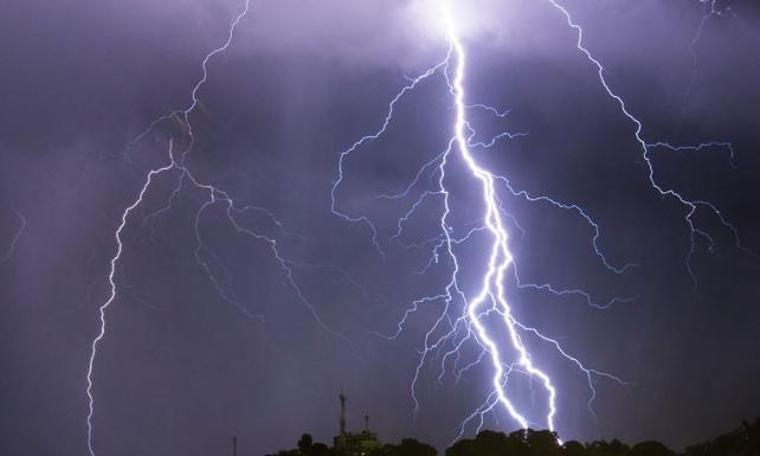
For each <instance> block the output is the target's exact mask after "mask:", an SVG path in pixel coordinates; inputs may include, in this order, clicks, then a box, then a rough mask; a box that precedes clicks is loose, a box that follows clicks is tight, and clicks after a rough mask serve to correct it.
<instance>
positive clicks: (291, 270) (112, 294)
mask: <svg viewBox="0 0 760 456" xmlns="http://www.w3.org/2000/svg"><path fill="white" fill-rule="evenodd" d="M250 9H251V1H250V0H244V1H243V2H242V4H241V8H240V11H239V12H238V13H237V14H236V15H235V16H234V17H233V19H232V21H231V22H230V24H229V28H228V31H227V36H226V39H225V40H224V41H223V43H222V44H221V45H220V46H218V47H216V48H215V49H213V50H211V51H210V52H209V53H207V54H206V55H205V56H204V58H203V60H202V61H201V77H200V79H198V80H197V81H196V83H195V84H194V86H193V88H192V91H191V101H190V103H189V105H188V106H187V107H185V108H183V109H176V110H174V111H172V112H170V113H168V114H166V115H163V116H161V117H159V118H157V119H155V120H154V121H153V122H151V123H150V124H149V125H148V127H147V128H146V129H145V130H144V131H142V132H141V133H140V134H138V135H137V136H136V137H135V139H134V140H133V141H132V144H133V145H135V144H137V143H139V142H140V141H141V140H142V139H143V138H145V137H146V136H147V135H148V134H150V133H151V132H153V131H154V129H155V128H157V127H158V126H159V125H160V124H161V123H163V122H165V121H176V122H178V123H179V124H181V126H182V127H183V129H184V133H185V134H186V135H187V137H188V138H189V140H188V141H187V145H186V146H185V147H184V149H183V150H182V151H181V152H180V153H179V154H176V153H175V151H174V140H173V139H171V140H170V141H169V152H168V155H169V157H168V158H169V163H167V164H165V165H163V166H160V167H157V168H154V169H151V170H150V171H149V172H148V173H147V176H146V178H145V180H144V182H143V185H142V187H141V189H140V192H139V193H138V195H137V197H136V199H135V200H134V201H133V202H132V203H131V204H130V205H129V206H127V208H126V209H125V210H124V212H123V213H122V215H121V222H120V223H119V225H118V227H117V228H116V231H115V232H114V239H115V242H116V252H115V253H114V255H113V256H112V257H111V259H110V263H109V264H110V268H109V272H108V276H107V280H108V286H109V292H108V297H107V299H106V300H105V301H104V302H103V304H102V305H100V307H99V309H98V312H99V322H100V324H99V330H98V332H97V334H96V336H95V338H94V339H93V340H92V343H91V346H90V357H89V362H88V365H87V374H86V383H87V387H86V395H87V399H88V414H87V447H88V451H89V454H90V456H95V450H94V444H93V416H94V414H95V397H94V392H93V388H94V381H93V379H94V368H95V361H96V359H97V354H98V347H99V344H100V343H101V342H102V341H103V339H104V338H105V336H106V312H107V310H108V308H109V307H110V306H111V305H112V304H113V303H114V301H115V300H116V299H117V295H118V284H117V280H116V274H117V268H118V265H119V262H120V260H121V257H122V253H123V251H124V242H123V239H122V233H123V231H124V229H125V228H126V227H127V224H128V221H129V218H130V216H131V215H132V213H133V212H134V211H135V210H136V209H138V208H139V207H141V206H142V205H143V203H144V202H145V200H146V199H147V197H148V193H149V192H150V190H151V187H152V184H153V182H155V180H156V179H157V178H159V177H161V176H162V175H164V174H167V173H169V172H170V171H176V172H178V173H179V178H178V180H177V185H176V187H175V188H174V190H173V191H172V192H171V194H170V196H169V198H168V201H167V203H166V204H165V205H164V206H163V207H161V208H160V209H158V210H157V211H155V212H153V213H151V214H148V215H147V216H146V217H145V218H144V219H143V223H142V225H141V226H144V225H145V224H146V223H147V222H148V221H150V223H152V222H153V221H154V220H155V219H156V218H157V217H159V216H161V215H162V214H165V213H168V212H169V211H171V209H172V205H173V203H174V201H175V200H176V198H177V197H178V196H179V194H180V193H181V192H182V190H183V186H185V185H190V186H192V187H193V188H195V189H197V190H201V191H203V192H205V193H206V195H207V196H206V200H205V201H204V202H203V203H202V204H201V205H200V208H199V209H198V211H197V213H196V216H195V220H194V225H193V229H194V233H195V238H196V243H197V244H196V248H195V251H194V255H195V260H196V262H197V263H198V265H199V266H200V267H201V268H202V270H203V271H204V272H205V273H206V275H207V276H208V278H209V281H210V282H211V284H212V286H213V287H214V288H215V290H216V291H217V293H218V295H219V297H220V298H221V299H222V300H223V301H225V302H227V303H228V304H231V305H232V306H234V307H235V308H237V309H238V310H239V311H240V312H241V313H242V314H243V315H244V316H246V317H248V318H250V319H253V320H256V321H263V316H262V315H260V314H256V313H253V312H251V311H250V310H249V309H247V308H246V307H245V306H243V305H242V304H241V303H240V302H239V301H238V299H237V297H236V296H235V294H234V292H233V291H232V290H230V289H228V286H227V285H225V284H224V280H222V279H220V278H219V277H218V276H217V273H216V271H221V272H222V273H223V272H224V271H225V270H226V268H225V267H224V265H223V263H222V262H221V259H220V258H219V257H218V256H216V255H215V254H214V253H213V252H212V251H211V250H210V249H209V248H208V247H207V246H206V244H205V242H204V239H203V236H202V233H201V229H200V224H201V220H202V217H203V214H204V213H205V212H206V211H207V210H209V209H210V208H211V207H212V206H214V205H221V206H222V207H223V210H224V216H225V218H226V220H227V221H228V222H229V224H230V226H231V227H232V229H233V230H234V231H235V232H236V233H237V234H240V235H244V236H247V237H249V238H250V239H252V240H253V241H256V242H262V243H264V244H265V245H267V246H268V248H269V251H270V253H271V258H272V259H273V260H274V261H275V262H276V263H277V264H278V265H279V266H280V268H281V269H282V272H283V275H284V280H285V283H286V284H287V285H288V286H289V287H290V288H291V290H292V291H293V293H294V294H295V295H296V297H297V298H298V299H299V300H300V301H301V303H303V304H304V306H305V307H306V308H307V310H308V311H309V312H310V314H311V315H312V317H313V318H314V320H315V321H316V323H317V324H318V325H319V326H320V327H321V328H322V329H324V330H325V331H326V332H328V333H330V334H331V335H333V336H335V337H337V338H339V339H341V340H343V341H344V342H346V343H347V344H348V345H349V346H350V347H351V348H352V350H353V351H354V354H355V355H357V356H358V353H357V352H356V347H355V346H354V344H353V342H352V341H351V340H350V339H349V338H348V337H346V336H345V335H344V334H342V333H340V332H338V331H336V330H334V329H332V328H330V327H329V326H328V325H327V324H326V323H325V322H324V321H323V320H322V318H321V317H320V315H319V313H318V312H317V309H316V308H315V307H314V306H313V305H312V303H311V302H310V301H309V300H308V299H307V297H306V295H305V294H304V292H303V291H302V289H301V288H300V287H299V285H298V283H297V282H296V278H295V274H296V269H305V268H314V267H321V268H325V267H327V266H324V265H316V266H315V265H311V264H304V263H299V262H295V261H293V260H290V259H287V258H285V257H284V256H283V255H282V254H281V253H280V250H279V241H278V240H277V239H276V238H275V237H273V236H270V235H265V234H262V233H259V232H257V231H256V230H254V229H251V228H248V227H246V226H245V225H244V224H243V223H242V222H241V221H240V220H239V219H238V217H240V216H242V215H244V214H246V213H250V212H257V213H260V214H263V215H264V216H265V217H267V218H268V219H269V220H270V222H271V223H272V225H273V226H274V227H275V228H276V229H277V230H278V231H279V232H280V233H282V234H283V235H284V236H297V235H294V234H292V233H289V232H287V231H286V230H285V229H284V227H283V224H282V222H281V221H280V220H279V219H277V217H276V216H275V214H274V213H272V212H271V211H269V210H268V209H266V208H264V207H261V206H257V205H245V206H240V205H239V204H237V203H236V201H235V200H234V199H233V197H232V196H231V195H230V194H229V193H228V192H226V191H224V190H222V189H220V188H218V187H217V186H215V185H214V184H211V183H206V182H202V181H200V180H199V179H198V178H197V177H196V176H195V175H194V174H193V173H192V171H191V169H190V168H189V167H188V166H187V165H186V161H187V158H188V157H189V156H190V154H191V153H192V151H193V145H194V143H195V132H194V129H193V123H192V121H191V115H192V114H193V113H194V112H195V110H196V108H197V107H198V106H199V104H200V99H199V92H200V90H201V89H202V88H203V86H204V84H206V82H207V81H208V77H209V74H208V70H209V68H208V67H209V64H210V62H211V60H212V59H213V58H214V57H215V56H217V55H219V54H222V53H224V52H225V51H227V49H228V48H229V47H230V46H231V45H232V41H233V37H234V34H235V29H236V28H237V27H238V25H239V24H240V22H241V21H242V20H243V19H244V18H245V16H246V15H247V14H248V13H249V11H250ZM337 270H338V272H339V273H342V274H343V276H344V277H345V278H347V280H348V281H349V283H351V284H352V285H354V286H356V287H357V288H361V286H360V285H359V284H358V283H356V282H355V281H353V279H351V278H350V276H349V275H348V274H347V273H345V271H342V270H340V269H339V268H337Z"/></svg>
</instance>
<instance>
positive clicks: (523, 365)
mask: <svg viewBox="0 0 760 456" xmlns="http://www.w3.org/2000/svg"><path fill="white" fill-rule="evenodd" d="M440 5H441V10H442V13H443V17H444V23H445V30H446V38H447V42H448V52H447V54H446V56H445V58H444V59H443V60H442V61H440V62H438V63H436V64H434V65H432V66H431V67H429V68H428V69H426V70H424V71H423V72H422V73H420V74H419V75H418V76H417V77H414V78H408V83H407V84H406V85H405V86H404V87H403V88H402V89H401V90H400V91H399V92H397V94H396V95H395V96H394V97H393V98H392V99H391V101H390V103H389V104H388V107H387V111H386V115H385V117H384V119H383V122H382V124H381V125H380V127H379V128H378V129H377V130H376V131H375V132H374V133H372V134H368V135H365V136H363V137H361V138H360V139H359V140H357V141H355V142H354V143H353V144H351V145H350V146H349V147H348V148H347V149H345V150H343V151H342V152H341V153H340V154H339V158H338V178H337V179H336V180H335V181H334V184H333V187H332V190H331V200H332V206H331V207H332V210H333V213H335V215H337V216H339V217H341V218H343V219H344V220H346V221H349V222H357V223H363V224H365V225H367V226H368V227H369V229H370V231H371V234H372V242H373V243H374V244H375V246H376V247H377V248H378V250H379V249H380V248H379V245H380V244H379V239H378V230H377V228H375V225H374V224H373V222H372V220H371V219H370V217H369V216H367V215H362V214H359V215H356V214H346V213H343V212H341V211H339V210H338V209H337V207H338V204H337V203H336V195H337V193H338V187H339V185H340V184H341V182H342V181H343V179H344V163H345V161H346V160H347V159H349V158H350V156H351V155H352V154H353V153H355V152H356V151H357V150H358V149H359V148H360V147H362V146H365V145H367V144H368V143H370V142H372V141H374V140H376V139H378V138H379V137H380V136H382V135H383V134H384V133H386V132H387V131H388V129H389V128H390V127H391V123H392V121H393V116H394V110H395V108H396V106H397V105H398V103H400V102H401V101H402V100H403V98H404V97H405V96H406V95H407V94H408V93H409V92H411V91H413V90H415V89H416V88H417V87H418V86H420V85H421V84H423V83H425V82H426V81H428V80H429V79H431V78H432V77H433V76H434V75H437V74H440V75H442V76H443V78H444V80H445V83H446V87H447V90H448V92H449V94H450V97H451V102H452V104H453V110H454V117H453V119H452V123H451V129H452V136H451V137H450V139H449V141H448V144H447V147H446V149H445V150H444V151H442V152H441V153H439V154H437V155H435V156H434V157H433V158H432V159H431V160H429V161H428V162H427V163H425V164H424V165H423V166H422V167H421V168H420V169H419V170H418V171H417V173H416V175H415V177H414V179H413V180H412V182H411V183H409V184H408V185H407V186H406V188H405V189H404V190H403V191H401V192H399V193H382V194H380V195H378V196H377V198H379V199H393V200H400V199H405V198H408V197H410V196H411V195H412V194H413V193H414V192H416V191H419V194H418V196H417V197H416V198H414V199H413V201H412V202H411V203H410V205H409V207H408V209H407V211H406V212H405V213H404V214H403V215H402V216H401V217H400V218H399V220H398V222H397V230H396V232H395V233H394V234H393V235H392V236H391V237H390V238H389V241H397V242H399V243H400V244H401V247H403V248H405V249H413V248H422V247H428V246H430V245H432V246H433V247H432V255H431V257H430V260H429V261H428V262H427V263H426V264H425V266H424V267H423V268H422V269H421V270H420V271H417V273H420V274H424V273H425V272H426V271H427V270H428V269H429V268H431V267H432V266H434V265H438V264H443V263H446V264H447V265H448V267H449V271H450V275H449V276H448V277H449V280H448V283H447V284H446V285H445V286H444V288H443V289H442V290H441V291H440V292H439V293H434V294H431V295H428V296H423V297H421V298H418V299H415V300H414V301H412V303H411V305H410V306H409V307H408V308H407V309H406V311H405V312H404V313H403V315H402V317H401V319H400V320H399V322H398V324H397V328H396V330H395V331H394V332H393V333H392V334H389V335H384V334H378V335H380V336H382V337H384V338H386V339H389V340H393V339H395V338H397V337H398V336H399V335H400V334H401V332H402V331H403V329H404V326H405V324H406V322H407V319H408V318H409V317H410V316H411V315H412V314H413V313H414V312H416V311H417V310H418V309H419V308H420V307H421V306H423V305H433V304H436V303H442V306H441V310H440V313H438V317H437V318H436V320H435V321H434V322H433V324H432V325H431V327H430V328H429V330H428V331H427V332H426V333H425V336H424V341H423V344H424V345H423V349H422V350H421V352H420V358H419V360H418V364H417V366H416V369H415V372H414V375H413V377H412V382H411V397H412V401H413V404H414V410H415V411H417V410H419V408H420V403H419V400H418V398H417V396H416V393H415V391H416V389H415V388H416V385H417V383H418V381H419V378H420V375H421V371H422V368H423V367H424V366H425V365H426V363H427V362H428V361H429V359H430V358H431V357H434V356H437V357H439V358H440V360H441V372H440V375H439V377H438V380H439V382H440V381H441V380H442V378H443V376H444V375H445V373H446V369H447V363H448V364H450V360H452V359H453V364H454V367H453V370H454V373H455V376H456V378H457V380H459V379H460V378H461V376H462V374H463V373H464V372H466V371H467V370H469V369H471V368H473V367H475V366H476V365H479V364H480V363H482V362H484V361H485V360H486V359H488V361H489V365H490V367H491V372H492V375H491V386H492V390H491V392H490V393H489V394H488V396H487V398H486V400H485V402H484V403H483V404H482V405H481V406H479V407H478V408H477V409H476V410H475V411H474V412H473V413H472V414H471V415H470V416H468V417H466V418H465V419H464V420H463V422H462V423H461V426H460V433H459V436H461V435H462V434H463V433H464V432H465V428H466V426H467V425H468V423H469V422H470V421H472V420H474V419H476V418H479V420H480V425H479V426H478V428H479V427H480V426H482V423H483V420H484V417H485V415H486V414H487V413H489V412H491V411H493V410H494V409H495V407H496V406H497V405H501V406H502V407H503V409H505V410H506V411H507V413H508V414H509V416H510V417H511V418H512V419H513V420H514V421H515V422H516V423H517V424H518V425H519V427H521V428H523V429H527V428H528V427H529V426H530V425H531V424H533V422H532V421H531V420H530V419H529V418H528V415H527V411H524V410H520V409H519V408H518V406H517V405H516V404H515V402H514V400H513V399H512V398H511V397H510V395H509V394H508V387H509V380H510V377H511V376H513V375H522V376H525V377H527V379H528V381H529V382H531V383H529V385H531V387H532V382H533V381H537V382H538V383H539V384H540V385H541V388H542V390H543V393H544V396H545V399H546V402H545V406H544V408H545V410H546V412H545V413H546V414H545V415H544V418H543V422H542V423H541V425H542V426H546V427H547V428H548V429H550V430H552V431H555V429H556V423H555V419H556V415H557V412H558V410H557V402H558V391H557V387H556V386H555V384H554V382H553V381H552V379H551V377H550V376H549V374H548V373H547V372H546V370H544V369H542V368H541V367H540V366H539V365H538V364H537V363H536V362H535V361H534V360H533V356H532V355H531V353H530V351H529V349H528V346H527V345H526V343H525V341H524V338H525V337H532V338H533V339H534V340H535V341H536V342H537V343H543V344H547V345H548V346H549V347H551V348H552V349H554V350H555V352H556V353H557V354H558V355H559V356H561V357H562V358H564V359H565V360H566V361H568V362H569V363H571V364H572V365H573V366H575V367H577V368H578V369H579V371H580V372H581V373H582V374H583V375H585V376H586V378H587V380H588V387H589V390H590V397H589V401H588V405H589V410H591V411H592V412H593V409H592V402H593V400H594V398H595V397H596V390H595V388H594V382H593V378H594V377H601V378H606V379H609V380H612V381H615V382H617V383H619V384H622V385H625V384H626V383H625V382H624V381H623V380H621V379H620V378H618V377H616V376H614V375H611V374H608V373H606V372H603V371H600V370H597V369H593V368H589V367H586V366H585V365H584V364H583V363H582V362H581V361H580V360H579V359H578V358H577V357H575V356H573V355H572V354H570V353H569V352H568V351H567V350H566V349H565V348H564V347H562V346H561V345H560V344H559V342H558V341H557V340H555V339H553V338H551V337H549V336H546V335H545V334H543V333H542V332H540V331H539V330H538V329H537V328H534V327H532V326H529V325H526V324H524V323H522V322H520V321H519V320H518V319H517V317H516V316H515V315H514V313H513V311H512V307H511V305H510V303H509V300H508V299H507V295H506V285H505V284H506V283H507V282H508V280H507V279H508V276H511V277H513V279H514V283H515V285H516V286H517V287H518V288H532V289H535V290H539V291H546V292H549V293H552V294H553V295H555V296H567V295H578V296H581V297H582V298H583V299H584V300H585V301H586V302H587V303H588V304H590V305H592V306H593V307H596V308H600V309H603V308H607V307H609V306H611V305H613V304H615V303H617V302H628V301H630V300H631V299H632V298H614V299H612V300H610V301H609V302H607V303H606V304H597V303H595V302H594V301H593V299H592V297H591V295H590V294H589V293H588V292H586V291H585V290H581V289H558V288H556V287H554V286H552V285H551V284H534V283H523V282H521V281H520V279H519V276H518V273H517V268H516V265H515V259H514V257H513V255H512V253H511V251H510V248H509V234H508V229H507V225H506V224H505V221H504V220H505V219H511V220H512V221H513V223H514V225H515V227H516V228H517V229H518V230H522V228H520V227H519V225H518V224H517V223H516V221H515V220H514V217H512V216H510V215H509V214H508V212H507V211H506V210H505V207H504V201H502V197H500V191H504V190H505V191H506V192H507V193H508V194H509V195H511V196H512V197H514V198H520V199H524V200H526V201H528V202H531V203H544V204H549V205H551V206H553V207H555V208H558V209H561V210H566V211H571V212H574V213H576V214H577V215H578V216H579V217H581V218H582V220H584V221H585V222H586V223H587V224H588V225H589V227H591V229H592V231H593V235H592V246H593V250H594V253H595V254H596V255H597V257H598V258H599V259H600V261H601V262H602V264H603V265H604V266H605V268H606V269H608V270H609V271H611V272H612V273H614V274H622V273H624V272H625V271H626V270H627V269H628V268H630V267H634V266H635V265H634V264H626V265H623V266H615V265H613V264H612V262H610V261H609V260H608V259H607V258H606V256H605V255H604V253H603V252H602V250H601V248H600V247H599V245H598V240H599V238H600V236H601V233H600V227H599V225H598V224H597V223H596V222H595V221H594V220H593V219H592V218H591V216H590V215H589V214H588V212H587V211H585V210H584V209H583V208H582V207H580V206H579V205H577V204H572V203H564V202H560V201H557V200H555V199H553V198H551V197H549V196H545V195H532V194H529V193H528V192H526V191H524V190H519V189H515V188H514V187H513V186H512V185H511V183H510V181H509V179H508V178H507V177H505V176H501V175H497V174H494V173H493V172H491V171H490V170H489V169H487V168H486V167H485V166H483V165H482V164H481V163H479V161H478V160H477V158H476V155H475V154H474V153H473V150H474V149H488V148H490V147H491V146H493V145H494V144H496V143H497V142H498V141H501V140H517V139H520V138H522V137H524V136H526V135H527V133H525V132H522V133H511V132H502V133H500V134H498V135H496V136H494V137H493V138H491V139H490V140H487V141H475V140H474V139H473V138H474V137H475V133H476V132H475V130H474V128H473V127H472V125H471V123H470V121H469V119H468V116H467V113H468V111H469V110H472V109H481V110H485V111H487V112H489V113H491V114H492V115H494V116H497V117H499V118H504V117H505V116H507V115H508V113H509V111H508V110H499V109H497V108H495V107H492V106H489V105H486V104H482V103H469V100H468V97H467V90H466V71H467V50H466V47H465V45H464V43H463V40H462V38H461V36H460V34H459V31H458V24H457V23H456V20H455V18H454V14H453V13H452V11H451V5H450V2H449V1H444V2H442V3H440ZM459 163H461V166H463V167H464V169H465V170H466V171H467V172H468V173H469V175H470V176H471V177H472V178H473V179H474V181H475V182H477V184H478V188H479V192H480V200H481V203H482V205H483V208H484V209H483V213H482V215H481V218H480V221H479V222H476V223H475V224H474V226H473V227H471V228H469V229H468V231H467V232H466V233H465V234H464V235H463V236H459V237H457V236H455V235H454V234H453V233H454V231H455V229H454V227H453V226H452V224H451V222H450V218H451V217H450V216H451V215H452V207H451V206H450V204H449V198H450V190H449V188H448V187H447V179H448V175H447V171H449V170H450V168H451V167H453V166H456V165H457V164H459ZM427 183H434V184H435V185H434V187H433V188H428V189H422V190H420V189H419V187H423V186H425V185H426V184H427ZM430 198H438V199H439V200H440V201H441V216H440V219H439V227H440V234H438V235H437V236H436V237H434V238H431V239H428V240H426V241H423V242H420V243H413V244H403V243H401V242H400V237H401V232H402V230H403V227H404V225H405V224H406V223H407V222H408V221H409V219H410V217H411V216H412V214H414V213H415V212H416V211H417V210H418V208H419V207H420V206H421V205H422V204H423V202H424V201H426V200H428V199H430ZM483 234H485V235H487V237H488V239H489V245H490V247H489V248H488V255H487V258H486V260H485V263H484V264H483V265H482V266H483V267H484V271H485V272H484V273H483V275H482V276H481V277H480V286H479V290H478V291H477V292H475V293H471V294H469V295H468V294H467V293H465V292H464V290H463V287H462V286H460V276H461V273H462V270H463V266H462V265H461V264H460V258H459V254H458V249H461V248H466V247H467V245H466V244H467V242H468V241H469V240H470V239H471V238H472V237H474V236H476V235H483ZM510 271H511V272H512V274H511V275H510V274H508V273H509V272H510ZM494 316H495V317H496V318H497V319H498V321H499V322H500V326H501V327H502V329H503V330H504V332H505V334H506V341H502V340H501V339H497V336H496V335H495V334H494V331H493V330H492V328H490V327H489V323H487V320H488V319H489V318H492V317H494ZM441 333H443V334H441ZM505 342H506V347H507V348H504V347H503V345H505ZM467 343H475V344H477V346H479V347H480V351H479V354H478V356H477V358H476V359H475V360H472V361H470V362H468V363H466V364H465V365H463V366H462V365H461V360H460V357H461V349H462V348H463V347H464V345H465V344H467ZM445 347H449V348H445Z"/></svg>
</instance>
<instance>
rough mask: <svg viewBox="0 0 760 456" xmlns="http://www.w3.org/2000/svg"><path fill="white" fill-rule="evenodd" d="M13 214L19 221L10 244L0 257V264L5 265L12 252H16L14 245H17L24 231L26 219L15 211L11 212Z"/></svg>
mask: <svg viewBox="0 0 760 456" xmlns="http://www.w3.org/2000/svg"><path fill="white" fill-rule="evenodd" d="M13 213H14V214H16V218H18V220H19V226H18V228H17V229H16V232H15V233H14V234H13V237H12V238H11V242H10V243H9V244H8V248H7V249H6V250H5V253H4V254H3V256H0V263H5V262H6V261H8V260H10V259H11V257H12V256H13V252H14V251H15V250H16V244H18V241H19V239H21V236H23V235H24V230H25V229H26V217H24V214H22V213H21V212H19V211H18V210H16V209H14V210H13Z"/></svg>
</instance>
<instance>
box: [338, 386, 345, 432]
mask: <svg viewBox="0 0 760 456" xmlns="http://www.w3.org/2000/svg"><path fill="white" fill-rule="evenodd" d="M338 397H339V398H340V435H346V396H345V395H344V394H343V388H341V389H340V396H338Z"/></svg>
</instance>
